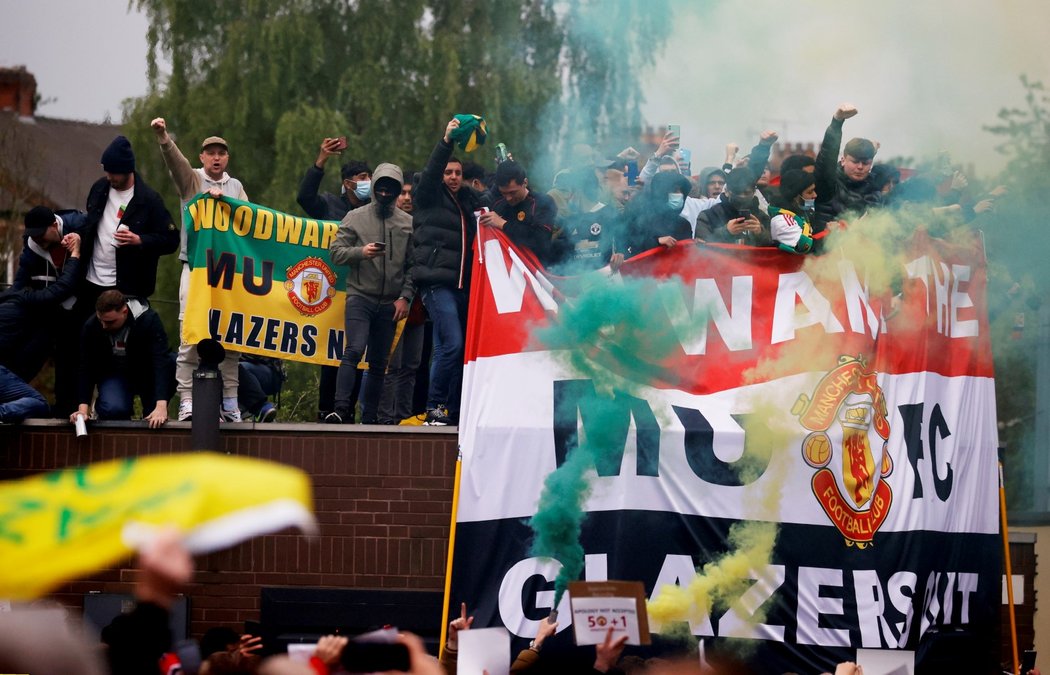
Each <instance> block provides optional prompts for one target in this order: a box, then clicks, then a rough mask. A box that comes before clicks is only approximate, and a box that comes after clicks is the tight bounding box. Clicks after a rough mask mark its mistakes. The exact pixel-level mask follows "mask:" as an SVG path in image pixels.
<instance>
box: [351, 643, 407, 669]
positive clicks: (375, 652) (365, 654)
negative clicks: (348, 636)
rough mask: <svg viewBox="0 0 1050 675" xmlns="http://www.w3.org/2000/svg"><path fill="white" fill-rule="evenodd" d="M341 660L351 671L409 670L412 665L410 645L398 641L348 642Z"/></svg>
mask: <svg viewBox="0 0 1050 675" xmlns="http://www.w3.org/2000/svg"><path fill="white" fill-rule="evenodd" d="M341 660H342V663H343V668H345V669H346V670H347V672H351V673H383V672H386V671H388V670H399V671H401V672H407V671H408V670H409V669H410V668H411V665H412V664H411V663H410V661H409V657H408V647H406V646H405V645H403V644H400V643H396V642H348V643H347V645H346V646H345V647H343V654H342V657H341Z"/></svg>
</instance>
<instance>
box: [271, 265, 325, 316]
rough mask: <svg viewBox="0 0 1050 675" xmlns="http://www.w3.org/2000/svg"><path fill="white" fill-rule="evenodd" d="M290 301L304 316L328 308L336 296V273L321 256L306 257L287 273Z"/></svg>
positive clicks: (286, 288) (313, 314) (287, 288)
mask: <svg viewBox="0 0 1050 675" xmlns="http://www.w3.org/2000/svg"><path fill="white" fill-rule="evenodd" d="M285 278H286V281H285V282H284V290H286V291H287V292H288V301H289V302H291V303H292V306H293V307H295V308H296V309H297V310H298V311H299V313H300V314H302V315H303V316H316V315H317V314H320V313H321V312H323V311H325V310H326V309H328V307H329V306H330V305H331V304H332V298H334V297H335V293H336V291H335V273H334V272H332V270H331V268H329V267H328V265H327V264H326V263H325V262H324V261H323V260H321V259H320V258H305V259H303V260H300V261H299V262H297V263H296V264H294V265H292V266H291V267H289V268H288V269H287V271H286V273H285Z"/></svg>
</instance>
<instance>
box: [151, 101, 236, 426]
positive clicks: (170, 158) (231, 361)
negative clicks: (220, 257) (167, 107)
mask: <svg viewBox="0 0 1050 675" xmlns="http://www.w3.org/2000/svg"><path fill="white" fill-rule="evenodd" d="M150 126H151V127H153V133H154V134H155V135H156V137H157V143H159V144H160V154H161V157H162V158H163V159H164V165H165V166H166V167H168V173H169V174H170V175H171V180H172V182H174V183H175V189H176V190H177V191H178V193H179V206H180V207H181V209H185V208H186V204H187V202H188V201H189V200H190V199H191V198H193V197H195V196H196V195H198V194H200V193H202V192H207V193H209V194H211V196H212V197H214V198H216V199H219V198H221V197H232V198H233V199H239V200H241V201H245V202H246V201H248V195H247V194H246V193H245V191H244V186H243V185H242V184H241V181H239V180H237V179H236V178H233V177H232V176H230V174H228V173H227V172H226V168H227V167H228V166H229V163H230V144H229V143H227V142H226V139H224V138H222V137H221V136H208V137H207V138H205V139H204V140H203V141H202V142H201V152H200V162H201V166H200V168H197V169H194V168H193V167H192V166H190V162H189V160H187V159H186V156H185V155H183V154H182V151H181V150H179V146H178V145H176V144H175V141H174V140H172V138H171V136H170V135H169V134H168V124H167V122H166V121H165V120H164V118H163V117H158V118H156V119H154V120H153V121H152V122H151V123H150ZM179 242H180V243H179V260H181V261H182V276H181V277H180V279H179V322H180V324H179V335H182V325H181V322H182V318H183V314H184V313H185V311H186V297H187V294H188V293H189V283H190V266H189V262H188V261H189V256H188V255H187V252H186V231H185V230H184V229H183V230H182V231H181V236H180V238H179ZM238 361H239V355H238V353H237V352H234V351H227V352H226V358H225V359H223V361H222V363H220V364H219V370H220V372H221V373H222V412H221V415H222V418H223V419H224V420H226V421H227V422H240V421H241V412H240V406H239V404H238V402H237V385H238V382H239V376H238ZM199 362H200V359H199V357H198V356H197V346H196V345H190V344H182V343H180V344H179V353H178V355H177V356H176V358H175V382H176V391H177V393H178V395H179V421H180V422H185V421H188V420H189V419H190V418H191V417H192V416H193V371H194V370H196V368H197V365H198V363H199Z"/></svg>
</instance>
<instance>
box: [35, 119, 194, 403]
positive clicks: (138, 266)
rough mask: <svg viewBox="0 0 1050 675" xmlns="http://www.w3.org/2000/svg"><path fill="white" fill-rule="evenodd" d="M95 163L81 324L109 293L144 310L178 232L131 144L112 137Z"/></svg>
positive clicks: (86, 233) (76, 309)
mask: <svg viewBox="0 0 1050 675" xmlns="http://www.w3.org/2000/svg"><path fill="white" fill-rule="evenodd" d="M100 161H101V163H102V170H103V171H104V172H105V174H106V175H105V176H103V177H102V178H100V179H98V180H97V181H95V184H94V185H92V186H91V190H90V191H89V192H88V198H87V209H86V210H87V216H86V218H85V226H84V232H83V241H82V246H83V260H84V263H85V264H84V267H85V268H86V273H85V278H84V279H83V281H82V283H81V286H80V288H79V289H78V292H77V304H76V306H75V307H74V313H75V314H76V315H77V316H78V317H79V318H80V322H81V323H83V322H84V321H85V320H86V319H87V318H88V317H89V316H92V315H93V314H94V313H95V301H96V300H97V299H98V296H99V295H101V294H102V292H103V291H106V290H109V289H114V288H115V289H117V290H119V291H120V292H121V293H123V294H124V295H126V296H128V298H129V300H130V302H129V306H133V307H135V308H136V309H140V310H141V311H144V310H145V309H146V308H148V306H149V303H148V298H149V296H151V295H153V291H154V289H155V288H156V285H157V264H158V261H159V259H160V256H162V255H167V254H169V253H174V252H175V251H177V250H178V248H179V228H178V227H177V226H176V224H175V220H174V219H173V218H172V217H171V214H170V213H169V212H168V209H167V208H166V207H165V206H164V200H162V199H161V197H160V195H159V194H157V192H156V191H155V190H153V188H151V187H150V186H149V185H147V184H146V182H145V181H144V180H143V179H142V177H141V176H140V175H139V174H138V173H137V172H136V171H135V153H134V152H133V150H132V148H131V142H130V141H128V139H127V138H125V137H124V136H117V137H116V138H114V139H113V141H112V142H111V143H110V144H109V147H107V148H106V149H105V151H104V152H103V153H102V157H101V160H100ZM55 412H56V413H57V414H60V415H61V414H63V413H64V414H66V415H68V414H69V413H70V412H72V411H71V410H66V411H62V410H56V411H55Z"/></svg>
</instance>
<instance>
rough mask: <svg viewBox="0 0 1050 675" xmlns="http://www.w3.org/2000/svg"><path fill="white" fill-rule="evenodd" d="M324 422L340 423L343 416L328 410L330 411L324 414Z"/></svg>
mask: <svg viewBox="0 0 1050 675" xmlns="http://www.w3.org/2000/svg"><path fill="white" fill-rule="evenodd" d="M324 423H325V424H342V423H343V416H342V415H340V414H339V413H337V412H335V411H334V410H333V411H332V412H330V413H328V414H327V415H325V416H324Z"/></svg>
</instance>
